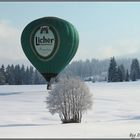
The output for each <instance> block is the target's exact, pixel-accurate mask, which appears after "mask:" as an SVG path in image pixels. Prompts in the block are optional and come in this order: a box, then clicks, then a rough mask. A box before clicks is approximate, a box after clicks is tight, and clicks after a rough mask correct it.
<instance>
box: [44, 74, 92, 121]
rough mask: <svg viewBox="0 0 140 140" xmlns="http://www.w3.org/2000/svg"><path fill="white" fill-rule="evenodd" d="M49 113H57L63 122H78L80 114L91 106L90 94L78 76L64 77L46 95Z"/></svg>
mask: <svg viewBox="0 0 140 140" xmlns="http://www.w3.org/2000/svg"><path fill="white" fill-rule="evenodd" d="M46 102H47V108H48V109H49V111H50V113H51V114H55V113H58V114H59V116H60V119H61V121H62V122H63V123H80V122H81V119H82V114H83V113H84V112H85V111H87V110H88V109H90V108H91V107H92V103H93V99H92V94H91V93H90V92H89V89H88V87H87V86H86V85H85V83H84V82H82V81H81V80H79V79H78V78H77V79H76V78H72V77H69V78H64V79H60V81H59V82H58V83H57V84H56V86H55V87H54V89H53V90H52V91H51V92H50V93H49V96H48V97H47V101H46Z"/></svg>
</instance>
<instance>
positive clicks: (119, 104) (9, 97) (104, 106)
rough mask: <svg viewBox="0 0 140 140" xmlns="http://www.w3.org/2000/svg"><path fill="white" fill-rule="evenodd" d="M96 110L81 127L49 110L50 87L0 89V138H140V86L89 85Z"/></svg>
mask: <svg viewBox="0 0 140 140" xmlns="http://www.w3.org/2000/svg"><path fill="white" fill-rule="evenodd" d="M87 85H88V86H89V88H90V91H91V92H92V93H93V97H94V98H93V100H94V104H93V108H92V110H89V111H87V113H85V114H84V116H83V119H82V123H80V124H61V122H60V119H59V117H58V115H54V116H52V115H51V114H50V113H49V112H48V110H47V109H46V103H45V100H46V96H47V94H48V93H47V91H46V85H37V86H36V85H34V86H30V85H29V86H0V138H132V136H135V137H136V138H140V82H128V83H125V82H124V83H87Z"/></svg>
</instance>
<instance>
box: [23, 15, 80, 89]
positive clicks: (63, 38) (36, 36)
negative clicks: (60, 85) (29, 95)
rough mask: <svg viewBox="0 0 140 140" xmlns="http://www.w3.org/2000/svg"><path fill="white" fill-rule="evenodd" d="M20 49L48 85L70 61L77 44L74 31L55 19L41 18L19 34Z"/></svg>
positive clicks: (72, 27)
mask: <svg viewBox="0 0 140 140" xmlns="http://www.w3.org/2000/svg"><path fill="white" fill-rule="evenodd" d="M21 44H22V49H23V51H24V53H25V55H26V56H27V58H28V59H29V61H30V62H31V63H32V64H33V65H34V67H35V68H36V69H37V70H38V71H39V72H40V73H41V74H42V75H43V77H44V78H45V79H46V81H47V82H48V86H47V89H50V80H51V78H53V77H56V76H57V75H58V74H59V73H60V72H61V71H62V70H63V69H64V68H65V67H66V66H67V65H68V64H69V62H70V61H71V60H72V58H73V57H74V55H75V53H76V51H77V49H78V44H79V35H78V32H77V30H76V28H75V27H74V26H73V25H72V24H71V23H70V22H68V21H66V20H63V19H60V18H57V17H43V18H40V19H37V20H34V21H32V22H31V23H29V24H28V25H27V26H26V27H25V28H24V30H23V32H22V35H21Z"/></svg>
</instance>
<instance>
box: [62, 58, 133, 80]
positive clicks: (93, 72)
mask: <svg viewBox="0 0 140 140" xmlns="http://www.w3.org/2000/svg"><path fill="white" fill-rule="evenodd" d="M116 61H117V64H118V65H121V64H123V66H124V68H125V69H128V70H129V69H130V66H131V61H132V59H117V60H116ZM109 65H110V59H105V60H98V59H92V60H89V59H87V60H85V61H83V60H79V61H73V62H72V63H71V64H69V65H68V66H67V67H66V68H65V69H64V71H63V74H67V75H73V76H79V77H81V78H82V79H85V78H86V77H91V76H102V75H105V76H106V79H107V77H108V75H107V73H108V68H109Z"/></svg>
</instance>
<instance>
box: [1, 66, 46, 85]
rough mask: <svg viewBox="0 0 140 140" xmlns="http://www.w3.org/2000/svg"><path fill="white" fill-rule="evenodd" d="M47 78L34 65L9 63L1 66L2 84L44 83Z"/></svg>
mask: <svg viewBox="0 0 140 140" xmlns="http://www.w3.org/2000/svg"><path fill="white" fill-rule="evenodd" d="M44 83H46V82H45V79H44V78H43V77H42V76H41V74H40V73H39V72H38V71H37V70H34V68H33V67H32V66H30V67H28V66H27V67H25V66H24V65H22V66H20V65H15V66H14V65H8V66H7V67H5V66H4V65H2V66H1V67H0V85H6V84H8V85H32V84H44Z"/></svg>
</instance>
